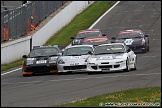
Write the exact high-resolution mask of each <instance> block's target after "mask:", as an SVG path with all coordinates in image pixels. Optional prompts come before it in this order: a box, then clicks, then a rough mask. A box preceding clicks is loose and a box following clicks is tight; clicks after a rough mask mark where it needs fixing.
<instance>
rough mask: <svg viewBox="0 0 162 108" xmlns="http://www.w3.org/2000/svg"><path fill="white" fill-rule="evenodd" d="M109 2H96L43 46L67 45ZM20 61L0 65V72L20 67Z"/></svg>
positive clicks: (108, 5)
mask: <svg viewBox="0 0 162 108" xmlns="http://www.w3.org/2000/svg"><path fill="white" fill-rule="evenodd" d="M110 4H111V1H96V2H94V3H93V4H92V5H91V6H89V7H88V8H87V9H85V10H84V11H83V12H82V13H80V14H78V15H77V16H76V17H75V18H74V19H73V20H72V22H71V23H69V24H68V25H67V26H65V27H64V28H63V29H61V30H60V31H59V32H58V33H56V34H55V35H54V36H53V37H52V38H51V39H49V41H48V42H47V43H46V44H45V45H54V44H64V45H68V44H69V43H70V42H71V41H72V40H71V39H70V37H72V36H75V34H76V33H77V32H78V31H79V30H82V29H88V28H89V27H90V26H91V25H92V24H93V23H94V22H95V21H96V20H97V19H98V18H99V17H100V16H101V15H102V14H103V13H105V12H106V11H107V10H108V9H109V8H110ZM22 60H23V59H21V60H18V61H15V62H13V63H10V64H4V65H1V72H2V71H4V70H7V69H10V68H13V67H17V66H20V65H21V63H22Z"/></svg>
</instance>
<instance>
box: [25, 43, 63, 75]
mask: <svg viewBox="0 0 162 108" xmlns="http://www.w3.org/2000/svg"><path fill="white" fill-rule="evenodd" d="M61 54H62V53H61V49H60V48H59V47H58V46H56V45H54V46H35V47H33V49H32V50H31V52H30V53H29V54H28V55H23V56H22V57H23V58H25V60H24V61H23V62H22V74H23V76H28V75H33V74H43V73H57V72H58V69H57V64H56V61H57V59H58V57H59V56H60V55H61Z"/></svg>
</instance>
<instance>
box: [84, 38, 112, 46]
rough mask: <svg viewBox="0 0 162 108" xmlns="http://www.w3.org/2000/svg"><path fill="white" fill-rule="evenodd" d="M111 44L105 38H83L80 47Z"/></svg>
mask: <svg viewBox="0 0 162 108" xmlns="http://www.w3.org/2000/svg"><path fill="white" fill-rule="evenodd" d="M108 43H111V42H110V40H109V39H108V38H107V37H106V36H102V37H91V38H84V39H83V42H82V45H94V46H97V45H101V44H108Z"/></svg>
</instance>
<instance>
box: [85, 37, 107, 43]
mask: <svg viewBox="0 0 162 108" xmlns="http://www.w3.org/2000/svg"><path fill="white" fill-rule="evenodd" d="M93 40H108V38H107V37H106V36H102V37H100V36H98V37H89V38H84V40H83V42H88V41H93Z"/></svg>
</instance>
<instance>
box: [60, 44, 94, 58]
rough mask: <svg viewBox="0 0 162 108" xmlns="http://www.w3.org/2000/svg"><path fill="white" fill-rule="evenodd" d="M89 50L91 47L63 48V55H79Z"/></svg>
mask: <svg viewBox="0 0 162 108" xmlns="http://www.w3.org/2000/svg"><path fill="white" fill-rule="evenodd" d="M89 51H91V52H92V51H93V48H92V47H86V46H82V47H72V48H67V49H65V51H64V53H63V56H80V55H87V54H88V52H89Z"/></svg>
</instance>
